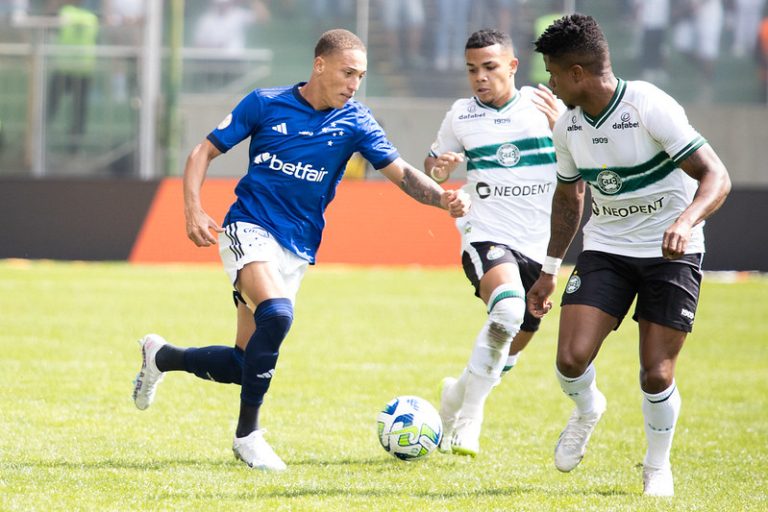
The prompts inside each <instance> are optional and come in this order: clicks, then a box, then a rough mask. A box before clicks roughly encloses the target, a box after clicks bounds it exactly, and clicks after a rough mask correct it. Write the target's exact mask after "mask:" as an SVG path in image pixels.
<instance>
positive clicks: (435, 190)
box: [381, 158, 470, 217]
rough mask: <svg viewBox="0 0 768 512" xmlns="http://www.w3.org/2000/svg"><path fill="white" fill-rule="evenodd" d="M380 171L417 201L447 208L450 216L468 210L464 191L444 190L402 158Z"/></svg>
mask: <svg viewBox="0 0 768 512" xmlns="http://www.w3.org/2000/svg"><path fill="white" fill-rule="evenodd" d="M381 173H382V174H383V175H384V176H386V177H387V178H388V179H389V180H390V181H391V182H392V183H394V184H395V185H397V186H398V187H400V188H401V189H402V190H403V192H405V193H406V194H408V195H409V196H411V197H412V198H414V199H415V200H417V201H418V202H420V203H424V204H428V205H431V206H436V207H438V208H442V209H444V210H448V212H449V213H450V214H451V216H452V217H462V216H464V215H466V214H467V212H468V211H469V204H470V200H469V195H468V194H467V193H466V192H464V191H463V190H461V189H459V190H444V189H443V188H442V187H441V186H440V185H438V184H437V183H435V182H434V181H432V180H431V179H429V178H428V177H427V175H426V174H424V173H423V172H421V171H419V170H418V169H416V168H414V167H413V166H412V165H411V164H409V163H408V162H406V161H405V160H403V159H402V158H398V159H397V160H395V161H394V162H392V163H391V164H389V165H388V166H386V167H384V168H383V169H381Z"/></svg>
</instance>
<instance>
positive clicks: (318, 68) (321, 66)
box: [313, 56, 325, 73]
mask: <svg viewBox="0 0 768 512" xmlns="http://www.w3.org/2000/svg"><path fill="white" fill-rule="evenodd" d="M313 68H314V70H315V72H316V73H322V72H323V71H324V70H325V59H324V58H323V57H322V56H317V57H315V62H314V65H313Z"/></svg>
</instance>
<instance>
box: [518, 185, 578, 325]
mask: <svg viewBox="0 0 768 512" xmlns="http://www.w3.org/2000/svg"><path fill="white" fill-rule="evenodd" d="M584 189H585V185H584V182H583V181H581V180H579V181H577V182H576V183H561V182H558V184H557V188H555V195H554V196H553V197H552V218H551V220H550V224H551V233H550V236H549V246H548V247H547V258H546V260H545V262H544V265H543V266H542V269H541V274H540V275H539V278H538V279H537V280H536V282H535V283H533V286H532V287H531V289H530V290H528V294H527V302H528V310H529V311H530V312H531V314H532V315H533V316H535V317H538V318H541V317H542V316H544V315H546V314H547V313H549V310H550V309H552V301H551V300H550V297H551V296H552V294H553V293H554V292H555V287H556V285H557V269H558V268H559V266H560V262H561V261H562V259H563V257H564V256H565V252H566V251H567V250H568V247H569V246H570V245H571V241H572V240H573V237H574V236H575V235H576V231H578V229H579V224H580V223H581V214H582V211H583V209H584Z"/></svg>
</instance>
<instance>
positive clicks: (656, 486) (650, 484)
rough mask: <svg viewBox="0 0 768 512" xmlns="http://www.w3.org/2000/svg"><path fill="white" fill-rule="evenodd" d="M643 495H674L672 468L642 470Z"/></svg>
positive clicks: (647, 468)
mask: <svg viewBox="0 0 768 512" xmlns="http://www.w3.org/2000/svg"><path fill="white" fill-rule="evenodd" d="M643 494H644V495H645V496H658V497H669V496H674V495H675V483H674V480H673V479H672V468H671V467H670V466H665V467H663V468H649V467H644V468H643Z"/></svg>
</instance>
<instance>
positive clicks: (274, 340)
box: [240, 298, 293, 406]
mask: <svg viewBox="0 0 768 512" xmlns="http://www.w3.org/2000/svg"><path fill="white" fill-rule="evenodd" d="M253 318H254V319H255V320H256V332H254V333H253V336H251V339H250V340H249V341H248V346H247V347H246V349H245V360H244V364H243V378H242V390H241V391H240V400H241V402H243V403H244V404H247V405H251V406H259V405H261V403H262V402H263V401H264V394H265V393H266V392H267V389H269V384H270V382H271V380H272V375H273V374H274V373H275V366H276V365H277V356H278V352H279V350H280V344H281V343H282V342H283V340H284V339H285V337H286V336H287V335H288V330H289V329H290V328H291V323H292V322H293V304H292V303H291V301H290V300H289V299H282V298H281V299H268V300H265V301H264V302H262V303H261V304H259V305H258V306H257V307H256V313H254V314H253Z"/></svg>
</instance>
